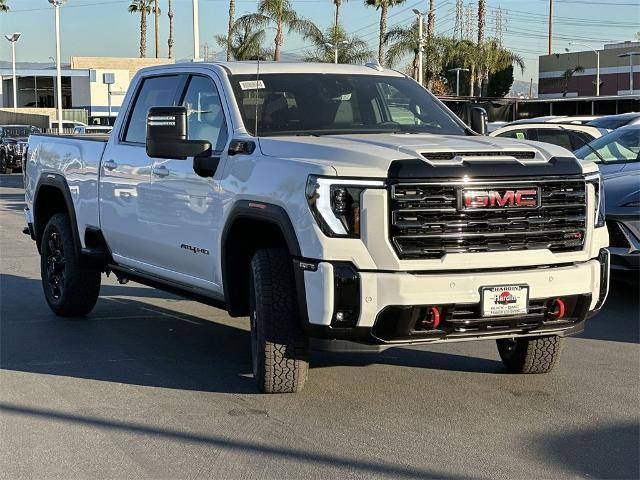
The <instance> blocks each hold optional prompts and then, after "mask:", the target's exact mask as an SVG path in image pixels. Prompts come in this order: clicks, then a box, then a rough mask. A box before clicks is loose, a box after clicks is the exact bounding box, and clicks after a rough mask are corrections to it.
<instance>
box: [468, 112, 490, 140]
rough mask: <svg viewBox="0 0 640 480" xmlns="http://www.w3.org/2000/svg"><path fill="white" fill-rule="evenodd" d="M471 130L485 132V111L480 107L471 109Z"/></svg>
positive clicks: (483, 133) (482, 133)
mask: <svg viewBox="0 0 640 480" xmlns="http://www.w3.org/2000/svg"><path fill="white" fill-rule="evenodd" d="M471 130H473V131H474V132H476V133H478V134H480V135H486V134H487V111H486V110H485V109H484V108H482V107H473V108H472V109H471Z"/></svg>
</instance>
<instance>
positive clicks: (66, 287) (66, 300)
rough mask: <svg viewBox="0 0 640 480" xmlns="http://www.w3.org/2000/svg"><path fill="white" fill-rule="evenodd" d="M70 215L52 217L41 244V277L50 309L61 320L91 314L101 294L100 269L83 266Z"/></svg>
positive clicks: (61, 214)
mask: <svg viewBox="0 0 640 480" xmlns="http://www.w3.org/2000/svg"><path fill="white" fill-rule="evenodd" d="M71 228H72V227H71V222H70V220H69V215H67V214H66V213H57V214H55V215H53V216H52V217H51V219H50V220H49V222H48V223H47V226H46V227H45V229H44V234H43V235H42V243H41V245H40V275H41V277H42V288H43V290H44V296H45V298H46V300H47V304H48V305H49V308H50V309H51V310H52V311H53V313H55V314H56V315H59V316H61V317H80V316H83V315H86V314H88V313H89V312H91V310H93V307H94V306H95V304H96V301H97V300H98V295H99V293H100V279H101V278H100V276H101V273H100V270H98V269H97V268H95V267H92V266H89V265H84V264H83V263H82V262H81V259H80V257H79V255H77V252H76V251H75V245H74V242H73V233H72V230H71Z"/></svg>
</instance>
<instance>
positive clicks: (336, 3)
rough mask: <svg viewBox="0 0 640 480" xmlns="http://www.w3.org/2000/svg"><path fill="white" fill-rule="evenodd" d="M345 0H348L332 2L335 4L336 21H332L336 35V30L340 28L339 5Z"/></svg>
mask: <svg viewBox="0 0 640 480" xmlns="http://www.w3.org/2000/svg"><path fill="white" fill-rule="evenodd" d="M347 1H348V0H333V4H334V5H335V6H336V21H335V23H334V27H335V30H336V35H337V34H338V30H339V28H340V7H341V6H342V2H347Z"/></svg>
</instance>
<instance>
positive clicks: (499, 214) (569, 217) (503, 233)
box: [390, 178, 586, 259]
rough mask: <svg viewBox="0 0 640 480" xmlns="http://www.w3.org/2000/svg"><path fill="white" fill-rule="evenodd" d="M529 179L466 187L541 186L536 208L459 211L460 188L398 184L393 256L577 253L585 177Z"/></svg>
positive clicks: (394, 188) (393, 197) (394, 194)
mask: <svg viewBox="0 0 640 480" xmlns="http://www.w3.org/2000/svg"><path fill="white" fill-rule="evenodd" d="M527 180H528V179H512V180H508V181H506V182H505V181H503V180H499V179H498V180H495V183H484V182H483V183H482V184H481V185H480V184H470V185H465V188H469V187H471V188H479V189H482V190H491V189H499V188H505V186H506V187H507V188H509V189H525V188H532V186H533V187H539V188H540V198H541V201H540V207H539V208H534V209H478V210H473V209H471V210H461V209H459V206H458V202H459V200H458V198H459V195H461V189H462V186H461V185H459V184H452V183H448V184H447V183H445V182H443V183H440V184H427V183H404V182H402V180H398V181H397V182H396V183H394V184H392V186H391V190H390V206H391V212H390V222H391V225H390V234H391V240H392V243H393V245H394V247H395V249H396V252H397V253H398V255H399V257H400V258H402V259H420V258H441V257H442V256H443V255H445V254H451V253H476V252H491V251H512V250H535V249H547V248H548V249H550V250H551V251H553V252H567V251H575V250H581V249H582V246H583V243H584V235H585V231H586V191H585V182H584V179H582V178H574V179H554V180H544V181H540V182H533V183H531V182H528V181H527ZM492 182H493V180H492ZM503 182H504V183H503Z"/></svg>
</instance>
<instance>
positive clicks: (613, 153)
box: [575, 127, 640, 163]
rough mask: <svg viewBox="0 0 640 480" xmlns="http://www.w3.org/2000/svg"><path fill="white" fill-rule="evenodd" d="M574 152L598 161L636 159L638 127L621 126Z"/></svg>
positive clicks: (638, 154) (639, 140)
mask: <svg viewBox="0 0 640 480" xmlns="http://www.w3.org/2000/svg"><path fill="white" fill-rule="evenodd" d="M596 152H597V153H596ZM575 153H576V157H578V158H582V159H584V160H591V161H594V162H600V163H610V162H635V161H638V160H639V159H640V128H633V127H625V128H621V129H620V130H616V131H614V132H611V133H610V134H609V135H605V136H604V137H600V138H597V139H596V140H594V141H593V142H591V143H590V144H589V145H588V146H584V147H582V148H580V149H579V150H577V151H576V152H575Z"/></svg>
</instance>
